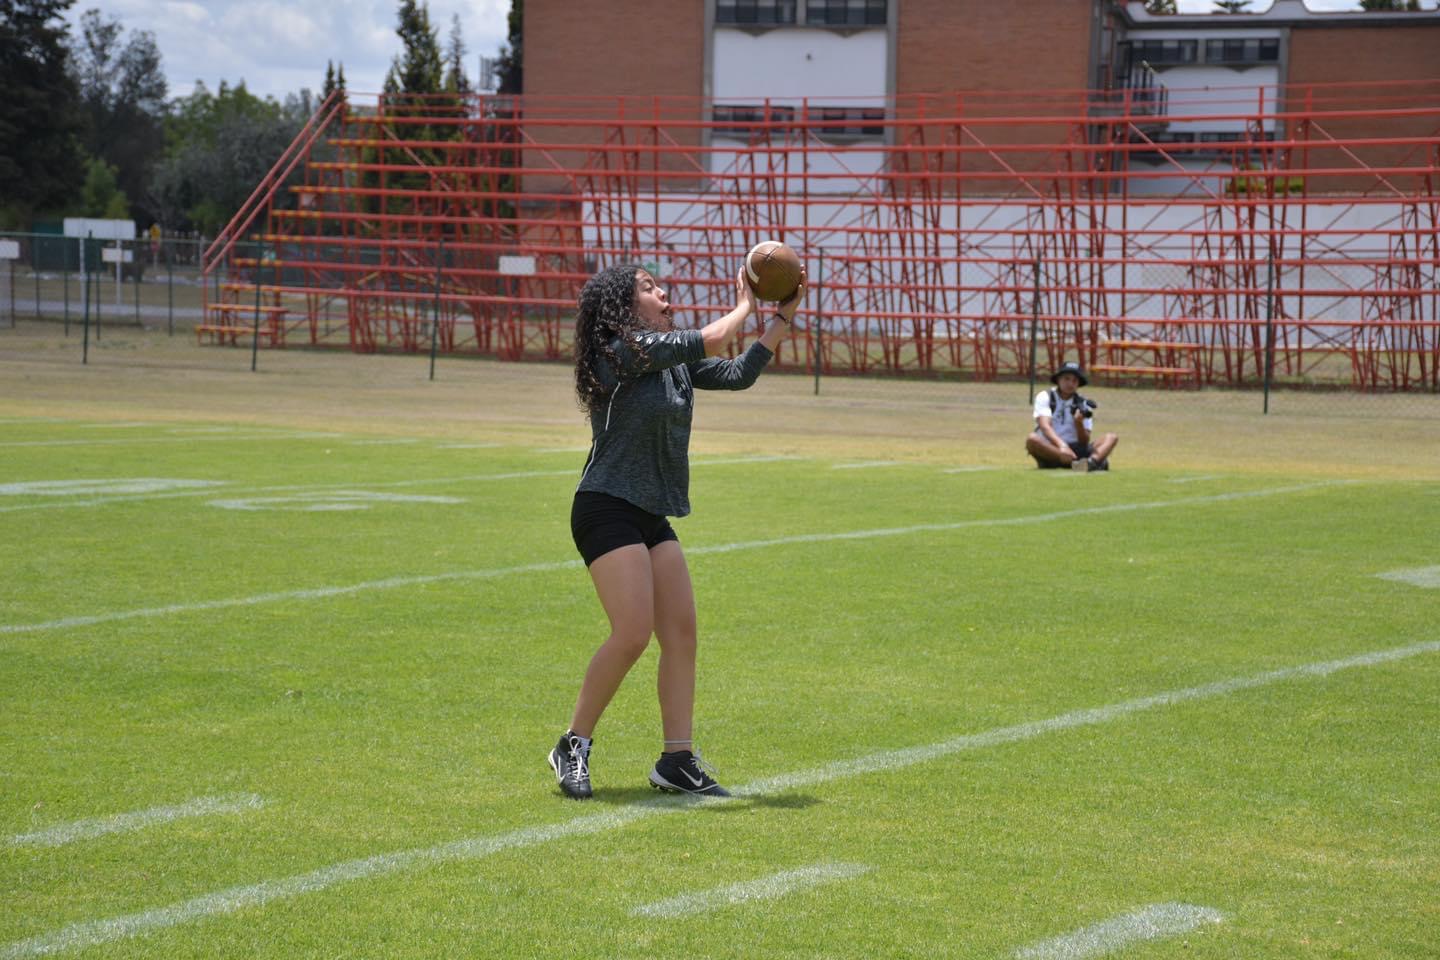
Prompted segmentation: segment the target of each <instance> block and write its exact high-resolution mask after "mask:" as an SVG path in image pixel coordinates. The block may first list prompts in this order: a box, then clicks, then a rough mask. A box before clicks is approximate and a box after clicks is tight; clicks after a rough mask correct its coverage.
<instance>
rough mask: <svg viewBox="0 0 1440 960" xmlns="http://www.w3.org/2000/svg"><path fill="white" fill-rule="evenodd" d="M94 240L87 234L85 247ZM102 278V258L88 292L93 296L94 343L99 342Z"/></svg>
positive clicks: (103, 274)
mask: <svg viewBox="0 0 1440 960" xmlns="http://www.w3.org/2000/svg"><path fill="white" fill-rule="evenodd" d="M94 240H95V235H94V234H93V233H92V234H88V235H87V236H86V237H85V243H86V245H87V246H89V245H90V244H91V243H93V242H94ZM101 246H102V247H103V246H104V244H103V243H102V244H101ZM104 276H105V261H104V259H103V258H102V259H101V261H100V267H99V269H98V270H96V271H95V280H94V281H93V282H92V283H91V284H90V290H91V292H92V293H94V294H95V341H96V342H97V343H98V342H99V341H100V297H101V295H102V294H103V293H104V291H103V290H101V289H100V279H101V278H102V277H104Z"/></svg>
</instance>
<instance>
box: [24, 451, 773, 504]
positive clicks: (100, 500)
mask: <svg viewBox="0 0 1440 960" xmlns="http://www.w3.org/2000/svg"><path fill="white" fill-rule="evenodd" d="M216 439H218V438H216ZM493 446H502V444H493ZM799 459H801V458H800V457H772V456H766V457H730V458H717V459H714V460H691V461H690V464H691V466H695V467H718V466H726V465H729V464H737V463H775V462H778V461H789V460H799ZM573 476H575V470H574V468H573V467H567V468H565V469H563V470H518V471H512V472H510V473H480V474H471V475H468V476H463V477H429V478H425V479H420V480H385V481H379V482H376V483H367V484H365V485H366V486H367V487H426V486H444V485H445V484H452V483H482V482H488V481H492V480H530V479H535V478H539V477H573ZM350 482H351V481H346V483H347V484H348V483H350ZM343 486H344V484H341V483H302V484H284V485H281V486H267V487H254V488H252V489H250V490H242V491H235V492H237V493H244V494H247V495H250V494H259V493H288V492H290V491H297V490H339V489H342V488H343ZM209 492H210V491H207V490H201V491H198V492H195V491H192V492H187V493H161V494H152V495H135V496H118V497H97V498H95V499H93V500H67V501H62V502H58V503H22V504H16V505H15V506H8V507H0V513H15V512H18V511H21V510H55V509H61V508H69V507H103V506H106V505H108V504H111V503H135V502H138V501H143V500H173V499H176V498H180V497H195V496H205V495H206V494H208V493H209Z"/></svg>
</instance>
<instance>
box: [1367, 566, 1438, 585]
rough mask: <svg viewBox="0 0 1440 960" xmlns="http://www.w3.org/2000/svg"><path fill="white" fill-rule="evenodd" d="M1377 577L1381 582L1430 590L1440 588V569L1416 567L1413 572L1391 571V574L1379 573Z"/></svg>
mask: <svg viewBox="0 0 1440 960" xmlns="http://www.w3.org/2000/svg"><path fill="white" fill-rule="evenodd" d="M1375 576H1377V577H1379V578H1380V579H1381V580H1394V581H1395V582H1396V583H1408V584H1410V585H1411V586H1415V587H1427V588H1430V589H1435V588H1437V587H1440V567H1416V568H1414V569H1413V570H1391V571H1390V572H1389V573H1377V574H1375Z"/></svg>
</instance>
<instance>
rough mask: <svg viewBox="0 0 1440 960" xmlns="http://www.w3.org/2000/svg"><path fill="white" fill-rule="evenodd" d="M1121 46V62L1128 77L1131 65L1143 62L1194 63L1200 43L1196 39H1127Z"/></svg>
mask: <svg viewBox="0 0 1440 960" xmlns="http://www.w3.org/2000/svg"><path fill="white" fill-rule="evenodd" d="M1120 48H1121V50H1120V63H1121V66H1122V68H1123V70H1124V76H1127V77H1128V76H1129V75H1130V68H1131V66H1132V65H1135V64H1139V63H1141V62H1144V63H1148V64H1150V66H1152V67H1179V66H1184V65H1186V64H1190V63H1194V62H1195V57H1196V53H1197V51H1198V48H1199V43H1198V41H1195V40H1125V41H1122V42H1121V43H1120Z"/></svg>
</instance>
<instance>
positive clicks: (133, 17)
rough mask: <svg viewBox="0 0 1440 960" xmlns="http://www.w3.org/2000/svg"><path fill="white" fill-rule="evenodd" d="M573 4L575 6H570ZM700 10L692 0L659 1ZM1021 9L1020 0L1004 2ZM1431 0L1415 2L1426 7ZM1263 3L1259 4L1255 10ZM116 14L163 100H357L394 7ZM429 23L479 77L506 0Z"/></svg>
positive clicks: (215, 0) (189, 2)
mask: <svg viewBox="0 0 1440 960" xmlns="http://www.w3.org/2000/svg"><path fill="white" fill-rule="evenodd" d="M580 2H581V0H576V3H577V7H578V6H579V4H580ZM660 2H661V3H665V2H686V3H698V2H700V0H660ZM1012 2H1016V3H1020V2H1024V0H1012ZM1178 2H1179V6H1180V10H1181V12H1184V13H1195V12H1198V13H1203V12H1205V11H1207V10H1210V9H1212V8H1213V4H1212V3H1211V0H1178ZM1307 5H1308V6H1309V7H1310V8H1311V9H1312V10H1352V9H1355V8H1356V7H1358V5H1359V4H1358V3H1357V2H1356V0H1307ZM1435 5H1436V0H1423V2H1422V6H1426V7H1430V8H1432V9H1433V8H1434V7H1435ZM1269 6H1270V0H1257V2H1256V3H1255V4H1254V8H1255V9H1256V10H1264V9H1267V8H1268V7H1269ZM92 7H93V8H98V9H99V10H101V11H102V12H103V13H105V14H107V15H109V16H113V17H117V18H119V19H120V21H121V22H122V23H123V24H124V25H125V27H126V29H127V30H131V29H140V30H149V31H151V32H152V33H154V34H155V40H156V43H157V44H158V45H159V47H160V53H161V56H162V57H163V58H164V66H165V73H166V77H167V79H168V80H169V84H170V95H171V96H172V97H174V96H181V95H184V94H187V93H189V92H190V91H191V90H192V89H193V88H194V86H195V81H196V80H197V79H199V80H204V81H205V84H206V85H207V86H208V87H209V88H210V89H211V90H214V89H215V88H216V86H218V85H219V82H220V81H221V80H222V79H223V80H227V81H229V82H230V83H231V84H234V83H235V82H236V81H238V80H240V79H241V78H243V79H244V80H245V84H246V86H248V87H249V88H250V90H251V92H253V93H256V94H260V95H262V96H263V95H267V94H268V95H270V96H274V97H276V98H283V97H284V96H285V94H287V93H293V92H295V91H298V90H299V89H300V88H301V87H309V88H310V89H311V90H312V91H318V90H319V89H320V86H321V84H322V82H323V81H324V78H325V62H326V61H327V60H334V61H337V62H344V64H345V79H346V81H347V85H348V86H349V88H350V89H351V90H352V91H354V92H356V93H375V92H378V91H379V90H380V85H381V83H382V82H383V80H384V78H385V71H386V70H387V69H389V66H390V61H391V58H393V57H394V56H395V54H396V53H398V52H399V49H400V40H399V38H398V37H396V36H395V10H396V7H397V2H396V0H312V2H310V3H305V4H302V3H296V2H294V0H288V2H287V0H77V3H76V5H75V7H74V8H72V9H71V11H70V19H71V21H72V22H73V23H78V21H79V19H80V14H81V13H82V12H83V11H85V10H87V9H90V8H92ZM429 8H430V20H431V22H432V23H434V24H435V25H436V26H437V27H438V28H439V29H440V37H441V41H442V43H443V41H444V39H445V36H446V34H447V33H448V32H449V29H450V18H451V16H452V15H453V14H456V13H459V14H460V18H461V20H460V24H461V30H462V32H463V35H464V38H465V45H466V47H467V48H468V50H469V54H468V57H467V61H468V67H467V72H468V73H469V74H470V76H471V78H472V80H473V79H474V78H475V76H476V75H477V74H478V73H479V57H480V56H481V55H482V54H483V55H485V56H490V57H493V56H496V55H497V54H498V53H499V51H500V47H501V45H502V44H504V42H505V36H506V32H507V29H508V28H507V26H506V22H505V18H506V15H507V14H508V13H509V11H510V0H429Z"/></svg>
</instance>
